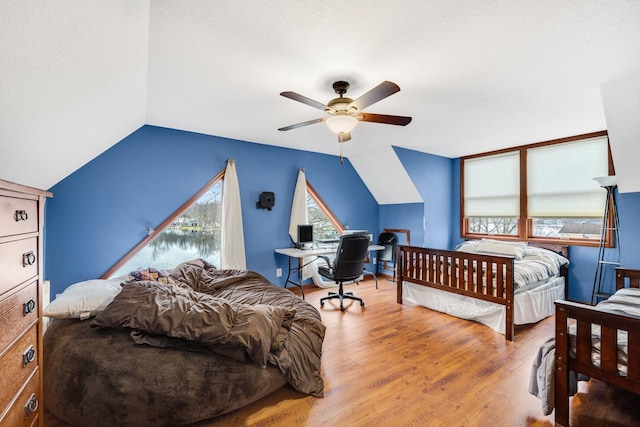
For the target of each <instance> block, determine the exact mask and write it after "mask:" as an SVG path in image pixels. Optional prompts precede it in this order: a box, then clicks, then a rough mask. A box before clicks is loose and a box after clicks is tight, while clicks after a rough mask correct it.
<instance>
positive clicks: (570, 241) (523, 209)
mask: <svg viewBox="0 0 640 427" xmlns="http://www.w3.org/2000/svg"><path fill="white" fill-rule="evenodd" d="M603 136H606V137H607V148H608V149H607V153H608V156H607V157H608V159H607V163H608V170H609V175H613V174H615V170H614V167H613V159H612V157H611V146H610V145H609V141H608V133H607V131H606V130H603V131H598V132H591V133H586V134H581V135H575V136H570V137H566V138H560V139H553V140H548V141H543V142H538V143H533V144H527V145H521V146H517V147H510V148H504V149H501V150H495V151H490V152H485V153H479V154H474V155H470V156H464V157H461V159H460V236H461V237H462V238H465V239H480V238H483V237H485V238H486V237H491V238H492V239H496V240H517V241H525V242H536V243H551V244H563V245H571V246H594V247H597V246H599V245H600V239H580V238H553V237H536V236H534V235H533V230H534V225H533V221H534V219H533V218H529V217H528V215H527V212H528V206H527V150H529V149H532V148H539V147H544V146H549V145H556V144H564V143H568V142H576V141H580V140H584V139H590V138H597V137H603ZM511 152H519V155H520V170H519V176H520V214H519V217H518V219H517V222H518V234H517V235H506V234H499V235H495V234H485V233H472V232H469V231H468V230H469V228H468V227H469V221H468V218H465V211H464V178H465V177H464V170H465V167H464V163H465V161H466V160H469V159H477V158H480V157H487V156H493V155H497V154H505V153H511ZM603 197H604V196H603ZM611 208H612V207H611V206H610V209H611ZM606 228H607V231H606V233H605V246H606V247H613V244H614V242H613V240H614V236H613V230H612V228H613V215H612V214H610V215H609V224H607V225H606Z"/></svg>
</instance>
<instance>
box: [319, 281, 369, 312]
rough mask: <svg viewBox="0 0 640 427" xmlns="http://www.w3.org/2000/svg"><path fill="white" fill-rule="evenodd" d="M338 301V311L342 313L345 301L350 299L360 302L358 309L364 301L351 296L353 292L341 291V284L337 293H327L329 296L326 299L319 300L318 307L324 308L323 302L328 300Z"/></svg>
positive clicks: (362, 305)
mask: <svg viewBox="0 0 640 427" xmlns="http://www.w3.org/2000/svg"><path fill="white" fill-rule="evenodd" d="M338 298H339V299H340V311H344V304H343V301H344V300H345V299H351V300H354V301H360V307H364V301H362V298H358V297H356V296H354V295H353V292H344V289H342V283H341V284H340V287H339V288H338V292H329V296H328V297H323V298H320V307H324V301H325V300H328V299H338Z"/></svg>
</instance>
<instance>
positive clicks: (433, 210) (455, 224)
mask: <svg viewBox="0 0 640 427" xmlns="http://www.w3.org/2000/svg"><path fill="white" fill-rule="evenodd" d="M395 151H396V153H397V155H398V157H399V159H400V161H401V162H402V164H403V165H404V167H405V168H406V170H407V172H408V174H409V176H410V178H411V180H412V181H413V183H414V185H415V186H416V188H417V189H418V192H419V193H420V195H421V196H422V199H423V200H424V203H409V204H398V205H382V206H379V205H378V204H377V203H376V201H375V199H374V198H373V196H372V195H371V193H370V192H369V190H368V189H367V188H366V186H365V185H364V183H363V182H362V180H361V179H360V177H359V176H358V175H357V173H356V172H355V170H354V169H353V167H352V166H351V164H350V163H349V161H348V160H346V161H345V164H344V165H340V163H339V161H338V159H337V157H335V156H328V155H323V154H317V153H310V152H306V151H299V150H292V149H285V148H279V147H272V146H267V145H261V144H253V143H249V142H244V141H237V140H231V139H225V138H219V137H214V136H207V135H201V134H195V133H190V132H182V131H177V130H171V129H164V128H158V127H153V126H144V127H142V128H140V129H139V130H138V131H136V132H134V133H133V134H131V135H130V136H128V137H127V138H125V139H124V140H122V141H121V142H120V143H118V144H116V145H115V146H113V147H112V148H111V149H109V150H108V151H106V152H105V153H103V154H102V155H100V156H99V157H97V158H96V159H94V160H93V161H91V162H89V163H88V164H86V165H85V166H83V167H82V168H81V169H79V170H77V171H76V172H74V173H73V174H72V175H70V176H69V177H67V178H65V179H64V180H63V181H61V182H60V183H58V184H56V185H55V186H54V187H53V188H51V189H50V190H51V191H52V192H53V194H54V197H53V199H50V200H48V201H47V206H46V220H47V222H46V224H47V226H46V231H45V232H46V239H45V244H46V252H45V253H46V256H45V278H46V279H48V280H50V281H51V286H52V293H53V294H55V293H60V292H61V291H62V290H63V289H64V288H66V287H67V286H69V285H71V284H73V283H74V282H77V281H81V280H87V279H90V278H96V277H99V276H101V275H102V274H103V273H104V272H106V271H107V270H108V269H109V268H110V267H111V266H112V265H113V264H114V263H115V262H116V261H118V259H120V257H122V256H123V255H124V254H125V253H126V252H128V251H129V250H130V249H131V248H133V247H134V246H135V245H136V244H137V243H138V242H139V241H141V240H142V239H144V238H145V237H146V234H145V230H146V228H148V227H151V228H156V227H157V226H158V225H159V224H160V223H161V222H162V221H164V220H165V219H166V218H167V217H168V216H169V215H170V214H171V213H173V212H174V211H175V210H176V209H178V208H179V207H180V206H181V205H182V204H183V203H184V202H186V201H187V200H188V199H189V198H190V197H191V195H193V194H194V193H195V192H197V191H198V190H199V189H200V188H202V186H204V185H205V184H206V183H207V182H208V181H209V180H211V178H213V177H214V176H215V175H216V174H218V173H219V172H220V171H222V170H223V169H224V168H225V165H226V162H227V160H228V159H229V158H234V159H235V160H236V169H237V172H238V180H239V183H240V190H241V199H242V207H243V223H244V227H245V248H246V253H247V267H248V268H249V269H252V270H256V271H258V272H260V273H261V274H263V275H264V276H265V277H267V278H268V279H269V280H271V281H273V282H274V283H276V284H280V285H282V284H283V282H284V277H281V278H277V277H275V272H276V268H278V267H279V268H282V269H283V270H284V271H285V272H286V269H287V259H286V257H284V256H281V255H275V254H274V252H273V249H274V248H278V247H287V246H290V244H291V241H290V238H289V235H288V229H289V214H290V209H291V200H292V199H293V190H294V187H295V182H296V178H297V173H298V169H299V168H301V167H304V168H305V172H306V176H307V179H308V180H309V182H310V183H311V184H312V185H313V187H314V188H315V189H316V190H317V191H318V193H319V194H320V196H321V197H322V198H323V199H324V200H325V202H327V204H328V205H329V206H330V207H331V209H332V210H333V211H334V213H335V214H336V215H337V217H338V218H339V220H340V221H341V222H342V223H343V224H348V225H349V228H351V229H366V230H369V231H370V232H372V233H373V234H374V235H377V234H378V233H379V232H380V231H381V230H382V229H383V228H406V229H409V230H410V231H411V243H412V244H413V245H417V246H427V247H437V248H452V247H454V246H455V245H456V244H457V243H459V242H460V241H461V240H462V239H461V238H460V160H459V159H453V160H452V159H448V158H444V157H440V156H435V155H431V154H426V153H422V152H417V151H413V150H408V149H404V148H397V147H396V148H395ZM185 165H187V166H186V167H185ZM262 191H273V192H274V193H275V194H276V205H275V207H274V208H273V209H272V210H271V211H267V210H262V209H256V207H255V203H256V201H257V200H258V195H259V194H260V193H261V192H262ZM618 207H619V215H620V224H621V225H620V228H621V232H622V237H621V239H620V240H621V242H620V245H621V254H622V255H621V261H622V265H623V266H624V267H632V268H640V223H639V222H638V218H639V217H640V193H630V194H620V195H618ZM597 256H598V250H597V248H588V247H579V246H572V247H571V248H570V249H569V258H570V260H571V266H570V268H569V297H570V298H571V299H575V300H581V301H589V300H590V299H591V289H592V286H593V276H594V274H595V267H596V260H597Z"/></svg>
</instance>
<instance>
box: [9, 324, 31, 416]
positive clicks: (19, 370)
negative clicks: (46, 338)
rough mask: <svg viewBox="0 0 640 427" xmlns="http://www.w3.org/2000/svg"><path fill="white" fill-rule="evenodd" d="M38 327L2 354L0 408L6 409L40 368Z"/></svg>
mask: <svg viewBox="0 0 640 427" xmlns="http://www.w3.org/2000/svg"><path fill="white" fill-rule="evenodd" d="M37 327H38V325H33V326H32V327H31V329H29V331H28V332H27V333H26V334H24V335H23V336H22V337H20V339H19V340H18V341H17V342H16V343H15V344H14V345H12V346H11V347H9V348H7V349H5V351H4V353H2V354H0V372H2V376H0V408H6V407H7V406H8V405H9V403H11V400H12V399H13V397H14V396H15V394H16V393H17V392H18V390H20V387H21V386H22V384H24V383H25V382H26V381H27V380H28V379H29V377H30V376H31V375H32V374H33V372H34V371H35V370H36V369H37V368H38V351H37V349H38V329H37Z"/></svg>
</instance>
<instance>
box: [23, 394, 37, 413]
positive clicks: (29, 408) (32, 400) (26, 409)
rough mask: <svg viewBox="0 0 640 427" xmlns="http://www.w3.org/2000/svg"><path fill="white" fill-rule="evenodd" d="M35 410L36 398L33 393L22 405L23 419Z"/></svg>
mask: <svg viewBox="0 0 640 427" xmlns="http://www.w3.org/2000/svg"><path fill="white" fill-rule="evenodd" d="M37 410H38V398H37V397H36V394H35V393H33V394H32V395H31V397H30V398H29V401H28V402H27V404H26V405H24V418H25V419H27V418H29V415H31V414H32V413H34V412H36V411H37Z"/></svg>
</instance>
